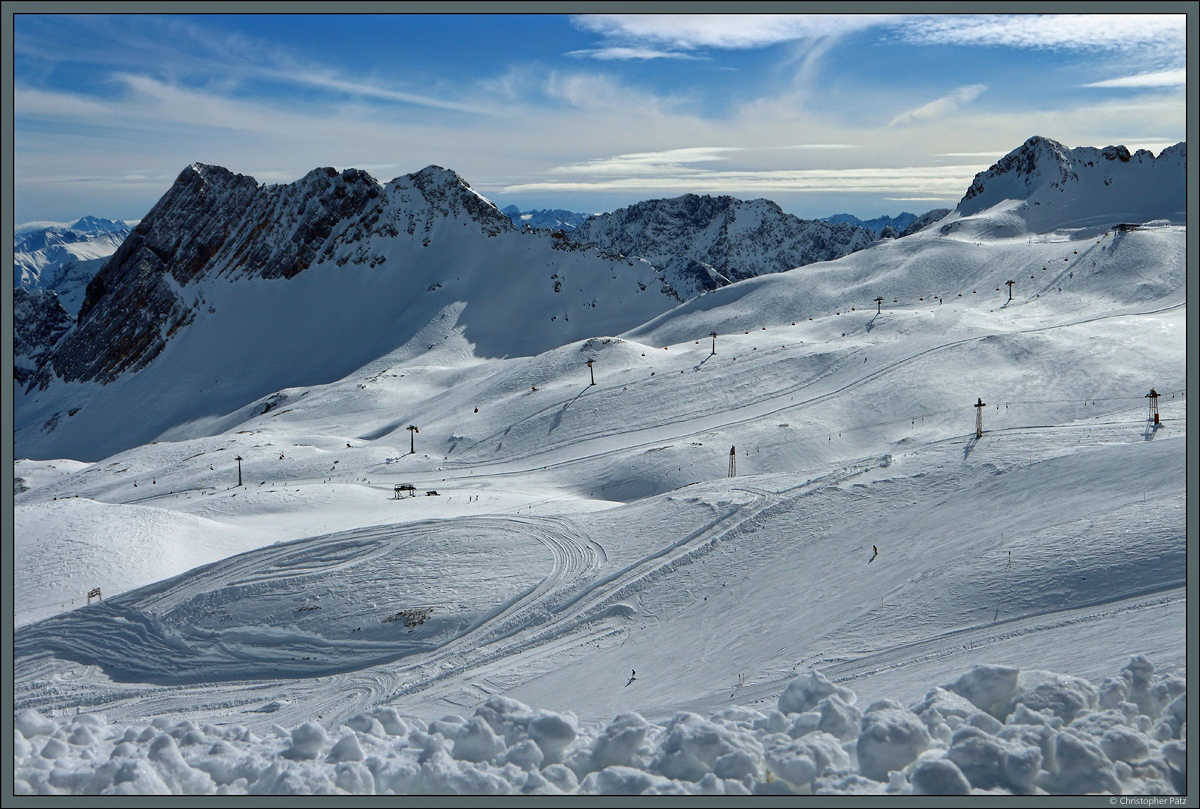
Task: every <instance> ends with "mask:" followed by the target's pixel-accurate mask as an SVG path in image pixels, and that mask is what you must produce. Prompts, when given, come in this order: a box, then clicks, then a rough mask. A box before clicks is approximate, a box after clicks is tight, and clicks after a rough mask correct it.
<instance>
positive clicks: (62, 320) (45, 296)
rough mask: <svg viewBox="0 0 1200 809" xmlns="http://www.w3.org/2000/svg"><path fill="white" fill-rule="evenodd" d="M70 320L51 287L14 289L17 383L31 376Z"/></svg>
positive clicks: (14, 356) (14, 341) (14, 369)
mask: <svg viewBox="0 0 1200 809" xmlns="http://www.w3.org/2000/svg"><path fill="white" fill-rule="evenodd" d="M71 323H72V320H71V316H70V315H69V314H67V310H66V309H64V308H63V307H62V304H60V303H59V301H58V295H57V294H55V293H54V292H53V291H52V290H43V289H36V288H34V289H26V288H25V287H17V288H16V289H15V290H13V378H14V379H15V380H16V383H17V384H18V385H24V384H26V383H27V382H28V381H29V380H30V379H31V378H32V377H33V374H34V373H35V372H36V371H37V369H38V367H39V366H40V365H41V364H42V363H43V361H44V360H45V357H46V354H47V353H48V352H49V351H50V348H51V347H52V346H53V345H54V344H55V343H56V342H57V341H58V340H59V339H60V338H61V337H62V336H63V334H65V333H66V332H67V330H68V329H70V328H71Z"/></svg>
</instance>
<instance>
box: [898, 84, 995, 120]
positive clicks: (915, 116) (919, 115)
mask: <svg viewBox="0 0 1200 809" xmlns="http://www.w3.org/2000/svg"><path fill="white" fill-rule="evenodd" d="M986 89H987V85H986V84H968V85H965V86H963V87H959V88H957V89H955V90H954V91H952V92H950V93H947V94H946V95H944V96H942V97H941V98H939V99H937V100H935V101H930V102H929V103H928V104H924V105H922V106H920V107H917V108H916V109H915V110H909V111H908V112H906V113H903V114H902V115H897V116H896V117H895V118H893V119H892V120H890V121H888V126H889V127H893V126H904V125H906V124H913V123H917V122H918V121H930V120H934V119H936V118H942V117H944V116H946V115H948V114H949V113H951V112H953V111H954V110H956V109H958V108H959V107H960V106H962V105H963V104H969V103H971V102H972V101H974V100H975V99H976V98H978V97H979V95H980V93H982V92H983V91H984V90H986Z"/></svg>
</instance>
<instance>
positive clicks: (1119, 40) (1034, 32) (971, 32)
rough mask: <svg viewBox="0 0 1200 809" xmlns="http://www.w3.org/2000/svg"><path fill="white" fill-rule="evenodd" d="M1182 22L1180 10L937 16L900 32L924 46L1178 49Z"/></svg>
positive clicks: (1181, 41)
mask: <svg viewBox="0 0 1200 809" xmlns="http://www.w3.org/2000/svg"><path fill="white" fill-rule="evenodd" d="M1186 21H1187V17H1186V15H1183V14H972V15H961V16H959V15H954V16H942V15H939V16H930V17H919V18H909V20H908V21H907V22H906V24H905V25H904V26H903V28H902V29H901V33H902V36H903V37H905V38H906V39H908V40H909V41H910V42H916V43H923V44H943V45H975V46H1007V47H1013V48H1066V49H1080V50H1081V49H1090V48H1112V49H1119V50H1127V49H1137V48H1144V47H1147V46H1154V47H1158V46H1163V45H1166V46H1179V47H1180V48H1182V46H1183V45H1184V43H1185V39H1186V30H1185V24H1186ZM1180 53H1181V54H1182V50H1181V51H1180Z"/></svg>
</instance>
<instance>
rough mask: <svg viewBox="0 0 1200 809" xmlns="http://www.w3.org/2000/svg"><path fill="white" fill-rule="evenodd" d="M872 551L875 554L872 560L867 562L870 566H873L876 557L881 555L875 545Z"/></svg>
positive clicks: (872, 555)
mask: <svg viewBox="0 0 1200 809" xmlns="http://www.w3.org/2000/svg"><path fill="white" fill-rule="evenodd" d="M871 550H872V551H873V553H872V554H871V558H870V559H868V560H867V564H868V565H869V564H871V563H872V562H874V561H875V557H876V556H878V555H879V548H878V547H876V546H875V545H872V546H871Z"/></svg>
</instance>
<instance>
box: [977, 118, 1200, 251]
mask: <svg viewBox="0 0 1200 809" xmlns="http://www.w3.org/2000/svg"><path fill="white" fill-rule="evenodd" d="M1182 147H1183V144H1177V145H1176V146H1173V147H1170V148H1169V149H1164V150H1163V152H1162V154H1160V155H1159V157H1158V158H1155V157H1154V155H1153V154H1152V153H1151V152H1149V151H1147V150H1145V149H1139V150H1138V151H1136V152H1134V153H1133V154H1130V152H1129V150H1128V149H1127V148H1126V147H1124V146H1105V147H1101V148H1096V147H1091V146H1081V147H1077V148H1075V149H1068V148H1067V147H1065V146H1063V145H1062V144H1061V143H1059V142H1057V141H1054V140H1051V139H1049V138H1045V137H1040V136H1035V137H1032V138H1030V139H1029V140H1027V141H1025V143H1023V144H1021V146H1019V147H1018V148H1016V149H1014V150H1013V151H1011V152H1009V153H1008V154H1007V155H1005V156H1004V157H1002V158H1001V159H1000V160H998V161H996V163H995V164H994V165H993V166H991V168H989V169H988V170H987V171H982V172H980V173H978V174H976V175H975V179H974V180H973V181H972V183H971V187H970V188H968V189H967V192H966V194H964V195H963V198H962V199H961V200H960V201H959V203H958V206H957V212H958V213H959V214H960V215H962V216H972V215H974V214H977V213H979V212H981V211H983V210H986V209H988V208H991V207H993V206H995V205H998V204H1000V203H1002V202H1004V201H1006V200H1009V201H1021V202H1024V203H1026V204H1025V206H1024V207H1023V208H1022V210H1023V211H1024V212H1025V213H1024V214H1023V216H1024V218H1025V219H1026V221H1027V224H1028V225H1029V226H1030V227H1032V228H1034V229H1035V230H1042V229H1045V228H1050V229H1053V228H1055V227H1061V226H1070V225H1071V224H1075V225H1079V224H1083V223H1084V222H1085V221H1086V222H1087V223H1090V224H1098V223H1102V222H1105V221H1106V220H1111V221H1113V222H1118V221H1135V220H1140V221H1146V220H1148V219H1152V218H1162V217H1165V218H1173V217H1175V216H1176V215H1177V214H1179V213H1180V212H1182V211H1183V210H1184V209H1185V204H1184V173H1183V172H1182V171H1181V169H1182V168H1183V167H1184V164H1185V163H1186V150H1185V149H1184V148H1182ZM1114 217H1115V218H1114Z"/></svg>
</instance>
